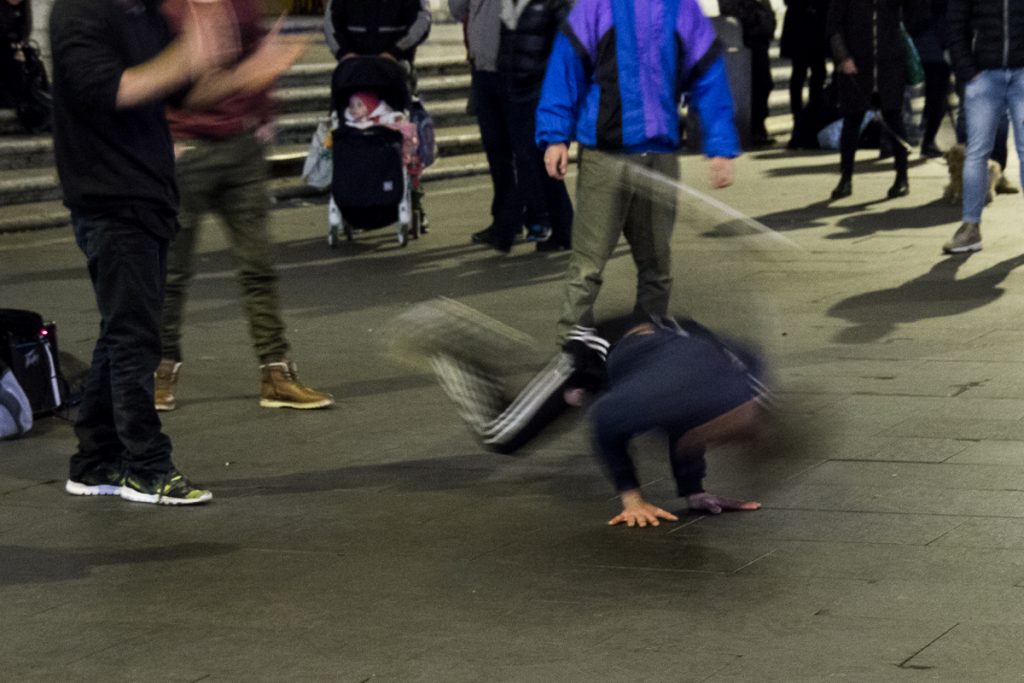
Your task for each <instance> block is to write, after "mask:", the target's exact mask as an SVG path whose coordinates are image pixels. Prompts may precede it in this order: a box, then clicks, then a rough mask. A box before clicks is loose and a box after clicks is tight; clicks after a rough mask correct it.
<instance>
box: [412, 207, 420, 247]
mask: <svg viewBox="0 0 1024 683" xmlns="http://www.w3.org/2000/svg"><path fill="white" fill-rule="evenodd" d="M409 234H410V235H411V236H412V238H413V239H414V240H418V239H419V238H420V214H419V213H418V212H416V211H413V212H412V225H411V226H410V229H409Z"/></svg>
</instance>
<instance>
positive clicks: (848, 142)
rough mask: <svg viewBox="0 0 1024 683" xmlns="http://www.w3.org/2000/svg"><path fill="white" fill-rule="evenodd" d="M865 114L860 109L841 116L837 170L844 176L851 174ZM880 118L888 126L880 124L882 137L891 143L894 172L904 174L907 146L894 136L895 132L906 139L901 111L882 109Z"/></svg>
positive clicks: (905, 171)
mask: <svg viewBox="0 0 1024 683" xmlns="http://www.w3.org/2000/svg"><path fill="white" fill-rule="evenodd" d="M866 114H867V112H866V111H860V112H854V113H851V114H847V115H846V116H844V117H843V132H842V134H840V136H839V171H840V172H841V173H842V174H843V175H844V176H852V175H853V160H854V156H855V155H856V153H857V143H858V141H859V140H860V125H861V122H862V121H864V116H865V115H866ZM882 119H883V120H884V121H885V123H886V126H888V127H886V126H882V137H883V139H884V138H889V142H890V143H891V144H892V152H893V162H894V164H895V167H896V173H897V175H904V176H905V175H906V174H907V148H906V147H904V146H903V143H902V142H900V141H899V140H897V139H895V137H894V134H895V135H896V136H899V138H900V139H902V140H906V139H907V131H906V129H905V128H904V127H903V112H902V111H900V110H899V109H883V110H882Z"/></svg>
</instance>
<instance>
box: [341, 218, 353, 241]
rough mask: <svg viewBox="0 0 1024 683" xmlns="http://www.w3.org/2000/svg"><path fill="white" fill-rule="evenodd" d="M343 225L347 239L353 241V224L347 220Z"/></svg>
mask: <svg viewBox="0 0 1024 683" xmlns="http://www.w3.org/2000/svg"><path fill="white" fill-rule="evenodd" d="M342 227H343V228H344V230H345V241H347V242H351V241H352V235H353V233H352V226H351V225H349V224H348V223H347V222H345V223H342Z"/></svg>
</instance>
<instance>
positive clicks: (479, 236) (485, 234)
mask: <svg viewBox="0 0 1024 683" xmlns="http://www.w3.org/2000/svg"><path fill="white" fill-rule="evenodd" d="M493 227H494V226H492V225H488V226H487V227H486V228H484V229H483V230H478V231H477V232H474V233H473V234H472V235H470V236H469V241H470V242H472V243H473V244H490V243H491V239H492V238H493V235H492V231H491V228H493Z"/></svg>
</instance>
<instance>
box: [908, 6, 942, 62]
mask: <svg viewBox="0 0 1024 683" xmlns="http://www.w3.org/2000/svg"><path fill="white" fill-rule="evenodd" d="M907 28H908V29H910V36H911V37H912V38H913V39H914V47H916V48H917V54H918V56H920V57H921V63H922V64H929V63H931V64H938V63H945V62H946V54H945V52H946V47H945V45H946V0H931V1H930V2H929V3H928V14H927V16H925V17H922V21H921V23H920V25H919V26H915V27H910V26H908V27H907Z"/></svg>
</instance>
